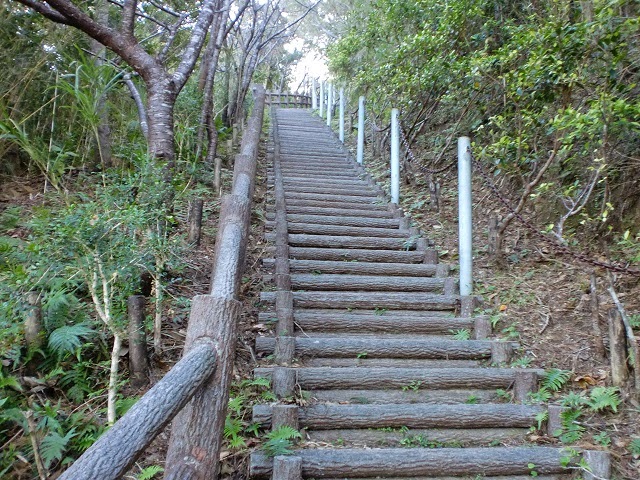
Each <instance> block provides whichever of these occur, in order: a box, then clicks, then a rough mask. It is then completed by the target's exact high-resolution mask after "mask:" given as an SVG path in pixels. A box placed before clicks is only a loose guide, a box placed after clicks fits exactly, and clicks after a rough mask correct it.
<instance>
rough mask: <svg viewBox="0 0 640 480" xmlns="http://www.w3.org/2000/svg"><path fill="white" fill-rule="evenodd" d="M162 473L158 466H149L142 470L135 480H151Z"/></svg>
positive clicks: (162, 470)
mask: <svg viewBox="0 0 640 480" xmlns="http://www.w3.org/2000/svg"><path fill="white" fill-rule="evenodd" d="M162 472H164V468H162V467H161V466H160V465H149V466H148V467H145V468H143V469H142V471H141V472H140V473H139V474H138V476H137V480H151V479H152V478H153V477H155V476H156V475H157V474H159V473H162Z"/></svg>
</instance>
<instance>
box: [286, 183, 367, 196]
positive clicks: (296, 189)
mask: <svg viewBox="0 0 640 480" xmlns="http://www.w3.org/2000/svg"><path fill="white" fill-rule="evenodd" d="M289 192H291V193H318V194H322V195H354V196H362V197H376V196H377V195H378V192H377V191H376V190H374V189H373V188H371V187H363V188H359V189H358V188H353V189H348V188H334V187H332V186H331V185H327V186H324V187H323V186H320V185H305V186H302V185H295V184H294V185H290V186H287V193H289Z"/></svg>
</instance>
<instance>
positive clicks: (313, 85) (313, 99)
mask: <svg viewBox="0 0 640 480" xmlns="http://www.w3.org/2000/svg"><path fill="white" fill-rule="evenodd" d="M316 88H317V85H316V79H315V78H314V79H313V81H312V82H311V108H312V109H314V110H317V109H318V94H317V93H316Z"/></svg>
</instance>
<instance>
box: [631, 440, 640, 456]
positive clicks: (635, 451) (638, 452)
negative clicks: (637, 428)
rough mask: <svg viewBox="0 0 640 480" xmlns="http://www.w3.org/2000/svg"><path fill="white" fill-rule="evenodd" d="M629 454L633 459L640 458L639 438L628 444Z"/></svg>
mask: <svg viewBox="0 0 640 480" xmlns="http://www.w3.org/2000/svg"><path fill="white" fill-rule="evenodd" d="M629 452H630V453H631V455H633V458H640V438H638V437H635V438H632V439H631V442H629Z"/></svg>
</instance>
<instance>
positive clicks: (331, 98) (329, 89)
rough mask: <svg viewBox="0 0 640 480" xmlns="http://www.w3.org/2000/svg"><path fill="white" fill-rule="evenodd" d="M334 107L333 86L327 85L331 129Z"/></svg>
mask: <svg viewBox="0 0 640 480" xmlns="http://www.w3.org/2000/svg"><path fill="white" fill-rule="evenodd" d="M332 106H333V85H332V84H331V83H330V82H329V83H328V84H327V125H328V126H329V127H331V110H332V109H331V107H332Z"/></svg>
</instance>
